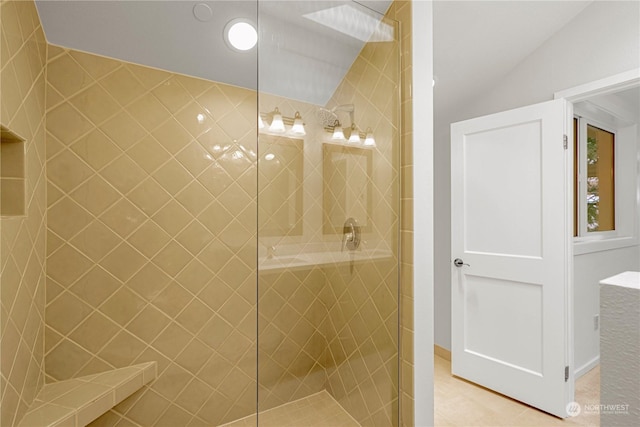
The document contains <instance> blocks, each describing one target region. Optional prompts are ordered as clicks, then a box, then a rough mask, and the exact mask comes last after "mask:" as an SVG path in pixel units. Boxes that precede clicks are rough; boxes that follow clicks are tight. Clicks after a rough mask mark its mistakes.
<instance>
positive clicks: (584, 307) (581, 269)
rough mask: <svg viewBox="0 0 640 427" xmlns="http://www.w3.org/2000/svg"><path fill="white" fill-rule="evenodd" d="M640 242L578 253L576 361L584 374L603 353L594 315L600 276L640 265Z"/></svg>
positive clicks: (575, 277)
mask: <svg viewBox="0 0 640 427" xmlns="http://www.w3.org/2000/svg"><path fill="white" fill-rule="evenodd" d="M639 260H640V250H639V249H638V246H634V247H630V248H623V249H614V250H608V251H602V252H593V253H588V254H583V255H576V256H575V258H574V279H573V281H574V284H575V291H574V299H575V305H574V316H575V317H574V319H575V324H574V328H575V334H574V336H575V352H574V363H575V367H576V371H577V373H578V374H584V373H585V372H586V371H587V370H588V369H589V368H591V367H592V366H593V365H594V364H595V363H597V358H598V356H599V355H600V331H599V330H595V329H594V322H593V316H595V315H596V314H599V313H600V285H599V283H600V280H602V279H606V278H607V277H611V276H614V275H616V274H618V273H621V272H623V271H628V270H638V269H640V261H639Z"/></svg>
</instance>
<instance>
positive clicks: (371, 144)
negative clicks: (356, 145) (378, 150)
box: [364, 128, 376, 147]
mask: <svg viewBox="0 0 640 427" xmlns="http://www.w3.org/2000/svg"><path fill="white" fill-rule="evenodd" d="M364 145H366V146H367V147H375V146H376V140H375V139H373V132H372V131H371V128H367V137H366V138H365V140H364Z"/></svg>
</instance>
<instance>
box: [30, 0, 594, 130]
mask: <svg viewBox="0 0 640 427" xmlns="http://www.w3.org/2000/svg"><path fill="white" fill-rule="evenodd" d="M590 3H591V1H435V2H434V7H433V10H434V34H433V38H434V40H433V42H434V74H435V76H436V77H435V80H436V87H435V106H434V107H435V111H436V112H437V120H438V121H441V120H442V121H443V123H444V122H447V120H449V118H450V117H451V116H452V112H454V111H455V110H456V108H458V107H459V106H460V105H461V104H462V103H465V102H470V101H471V100H473V99H474V98H476V97H478V96H480V95H481V94H482V93H483V92H484V91H486V90H487V89H488V88H490V87H492V86H493V85H495V84H496V83H497V82H498V81H499V80H500V79H501V78H502V77H503V76H504V75H506V74H507V73H508V72H509V71H510V70H511V69H512V68H513V67H515V66H516V65H517V64H518V63H519V62H521V61H522V60H523V59H524V58H526V57H527V56H528V55H529V54H531V53H532V52H533V51H534V50H535V49H536V48H538V47H539V46H540V45H541V44H542V43H544V41H545V40H547V39H548V38H549V37H551V36H552V35H553V34H554V33H555V32H557V31H558V30H559V29H560V28H562V27H563V26H564V25H566V24H567V23H568V22H569V21H570V20H571V19H573V18H574V17H575V16H576V15H577V14H578V13H580V12H581V11H582V10H583V9H584V8H585V7H587V6H588V5H589V4H590ZM201 4H204V5H206V6H208V8H209V9H210V10H211V12H212V13H211V17H210V19H208V20H206V21H204V22H203V21H202V20H199V19H197V18H196V16H195V14H194V7H195V6H196V5H201ZM345 4H348V5H350V7H352V8H354V9H356V10H358V11H361V12H362V13H364V14H367V15H369V16H374V17H376V18H378V19H379V17H380V16H379V15H377V14H376V13H375V12H372V11H371V10H369V9H368V8H371V9H373V10H376V11H377V12H378V13H384V12H385V11H386V9H387V8H388V6H389V4H390V1H387V0H385V1H377V0H372V1H362V0H361V1H358V2H353V1H349V0H333V1H331V0H319V1H315V0H301V1H273V0H268V1H259V2H256V1H255V0H227V1H223V0H217V1H211V0H207V1H190V0H174V1H100V0H96V1H93V0H91V1H89V0H85V1H67V0H62V1H58V0H38V1H37V5H38V11H39V13H40V17H41V20H42V23H43V27H44V30H45V33H46V35H47V39H48V40H49V42H51V43H53V44H57V45H60V46H64V47H70V48H74V49H79V50H83V51H87V52H93V53H97V54H101V55H105V56H109V57H114V58H118V59H122V60H126V61H131V62H135V63H140V64H144V65H149V66H152V67H157V68H161V69H166V70H169V71H174V72H178V73H183V74H188V75H192V76H196V77H202V78H206V79H210V80H215V81H220V82H224V83H228V84H232V85H237V86H242V87H247V88H253V89H259V90H260V91H264V92H267V93H273V94H276V95H280V96H284V97H287V98H292V99H298V100H303V101H306V102H311V103H313V104H317V105H324V104H325V103H326V102H327V100H328V99H329V98H330V97H331V95H332V94H333V91H334V89H335V88H336V87H337V86H338V84H339V83H340V81H341V80H342V78H343V77H344V75H345V73H346V71H347V70H348V69H349V67H350V66H351V64H352V63H353V60H354V59H355V57H356V56H357V54H358V53H359V51H360V49H361V48H362V46H363V41H361V40H358V39H356V38H354V37H351V36H349V35H347V34H344V33H342V32H339V31H335V30H333V29H330V28H328V27H326V26H323V25H321V24H319V23H317V22H314V21H312V20H310V19H307V18H305V17H304V15H306V14H309V13H311V12H314V11H320V10H327V9H330V8H335V7H339V6H341V5H345ZM363 5H364V6H366V7H363ZM238 17H244V18H248V19H249V20H252V21H253V22H255V23H257V25H258V30H259V33H260V44H259V49H257V50H256V49H253V50H252V51H250V52H249V53H238V52H236V51H233V50H231V49H230V48H229V47H228V46H227V45H226V44H225V42H224V38H223V29H224V27H225V25H226V24H227V23H228V22H229V21H231V20H232V19H234V18H238Z"/></svg>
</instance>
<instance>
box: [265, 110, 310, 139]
mask: <svg viewBox="0 0 640 427" xmlns="http://www.w3.org/2000/svg"><path fill="white" fill-rule="evenodd" d="M267 125H268V126H267ZM289 127H290V129H289V133H290V134H291V135H294V136H304V135H306V134H307V132H306V131H305V129H304V122H303V121H302V116H301V115H300V112H299V111H296V113H295V115H294V117H286V116H283V115H282V113H280V110H279V109H278V107H276V108H274V109H273V111H270V112H268V113H259V114H258V128H259V129H264V130H265V131H268V132H271V133H285V132H287V128H289ZM265 128H266V129H265Z"/></svg>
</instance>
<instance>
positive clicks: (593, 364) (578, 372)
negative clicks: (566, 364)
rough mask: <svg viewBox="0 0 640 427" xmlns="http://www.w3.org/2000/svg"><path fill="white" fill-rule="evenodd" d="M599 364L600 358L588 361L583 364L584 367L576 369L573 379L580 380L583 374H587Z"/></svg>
mask: <svg viewBox="0 0 640 427" xmlns="http://www.w3.org/2000/svg"><path fill="white" fill-rule="evenodd" d="M599 363H600V356H596V357H594V358H593V359H591V360H590V361H588V362H587V363H585V364H584V365H582V366H580V367H579V368H578V369H576V370H575V371H574V372H573V377H574V378H575V379H576V380H577V379H578V378H580V377H581V376H583V375H584V374H586V373H587V372H589V371H590V370H592V369H593V368H595V367H596V366H598V364H599Z"/></svg>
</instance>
